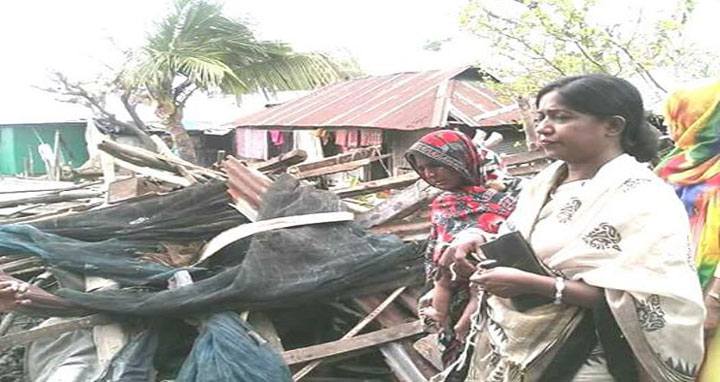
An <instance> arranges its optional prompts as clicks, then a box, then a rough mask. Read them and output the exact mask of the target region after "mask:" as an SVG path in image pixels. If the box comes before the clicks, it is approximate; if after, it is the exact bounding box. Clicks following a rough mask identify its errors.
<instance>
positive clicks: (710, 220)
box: [656, 82, 720, 287]
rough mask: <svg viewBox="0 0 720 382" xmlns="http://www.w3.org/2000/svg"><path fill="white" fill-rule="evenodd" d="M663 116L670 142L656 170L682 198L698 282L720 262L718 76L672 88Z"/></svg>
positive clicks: (709, 275)
mask: <svg viewBox="0 0 720 382" xmlns="http://www.w3.org/2000/svg"><path fill="white" fill-rule="evenodd" d="M665 117H666V123H667V124H668V126H669V128H670V135H671V137H672V139H673V140H674V141H675V144H676V147H675V148H674V149H673V150H672V151H671V152H670V153H669V154H668V155H667V156H666V157H665V158H663V160H662V161H661V162H660V164H659V165H658V167H657V169H656V170H657V173H658V175H660V177H662V178H664V179H666V180H667V181H668V182H669V183H671V184H672V185H673V186H675V189H676V192H677V194H678V196H679V197H680V198H681V199H682V201H683V203H684V204H685V208H686V209H687V212H688V215H689V217H690V223H691V232H692V235H693V237H692V247H693V248H692V250H693V253H694V256H695V264H696V266H697V268H698V273H699V276H700V281H701V283H702V285H703V287H704V286H705V285H706V284H707V282H708V281H709V280H710V278H711V277H712V276H713V273H714V272H715V268H716V266H717V265H718V263H720V82H715V83H712V84H710V85H706V86H703V87H699V88H695V89H690V90H683V91H679V92H676V93H674V94H673V95H672V96H671V97H670V98H669V99H668V101H667V103H666V105H665Z"/></svg>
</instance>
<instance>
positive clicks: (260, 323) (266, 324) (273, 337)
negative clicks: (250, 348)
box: [247, 312, 285, 353]
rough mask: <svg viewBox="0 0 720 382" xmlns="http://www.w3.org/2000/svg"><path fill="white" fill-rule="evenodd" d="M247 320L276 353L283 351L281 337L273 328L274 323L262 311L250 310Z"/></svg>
mask: <svg viewBox="0 0 720 382" xmlns="http://www.w3.org/2000/svg"><path fill="white" fill-rule="evenodd" d="M247 322H248V323H249V324H250V325H251V326H252V327H253V328H255V331H256V332H257V333H258V334H259V335H260V336H261V337H262V338H263V339H265V341H267V342H268V345H269V346H270V348H272V349H273V350H275V351H276V352H278V353H282V352H284V351H285V349H284V348H283V345H282V339H281V338H280V335H279V334H278V332H277V329H275V325H274V324H273V322H272V321H271V320H270V317H268V316H267V315H266V314H265V313H263V312H250V313H249V314H248V319H247Z"/></svg>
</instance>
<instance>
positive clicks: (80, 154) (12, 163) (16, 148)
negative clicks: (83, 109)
mask: <svg viewBox="0 0 720 382" xmlns="http://www.w3.org/2000/svg"><path fill="white" fill-rule="evenodd" d="M85 126H86V125H85V123H84V122H66V123H33V124H13V125H0V174H3V175H16V174H21V173H22V172H23V170H24V166H25V163H26V161H27V158H28V157H29V156H30V155H31V152H32V163H33V168H32V174H33V175H40V174H45V172H46V170H45V164H44V163H43V161H42V159H41V158H40V154H39V153H38V150H37V147H38V145H40V143H43V142H44V143H47V144H49V145H50V146H52V145H53V144H54V142H55V131H59V132H60V140H61V144H60V152H61V153H62V157H63V159H64V161H65V163H68V164H70V166H71V167H73V168H76V167H79V166H81V165H82V164H83V163H85V161H87V159H88V153H87V147H86V143H85Z"/></svg>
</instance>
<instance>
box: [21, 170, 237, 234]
mask: <svg viewBox="0 0 720 382" xmlns="http://www.w3.org/2000/svg"><path fill="white" fill-rule="evenodd" d="M231 202H232V201H231V200H230V198H229V196H228V195H227V187H226V186H225V184H224V183H222V182H220V181H217V182H212V183H208V184H202V185H200V184H198V185H194V186H191V187H187V188H184V189H182V190H178V191H173V192H171V193H169V194H167V195H158V196H152V197H148V198H145V199H141V200H136V201H130V202H124V203H121V204H118V205H115V206H111V207H107V208H102V209H98V210H93V211H87V212H83V213H82V214H74V215H67V216H62V217H58V218H54V219H48V220H43V221H39V222H36V223H31V224H32V225H33V226H34V227H36V228H38V229H40V230H42V231H44V232H47V233H53V234H56V235H61V236H65V237H69V238H74V239H78V240H83V241H102V240H107V239H111V238H121V239H125V240H152V241H155V242H157V241H162V240H167V241H192V240H203V239H209V238H211V237H213V236H215V235H216V234H217V233H218V232H221V231H224V230H226V229H228V228H232V227H234V226H236V225H238V224H242V223H244V222H247V221H248V220H247V219H246V218H245V217H244V216H243V215H241V214H240V213H239V212H238V211H237V210H235V209H234V208H233V207H231V206H230V203H231Z"/></svg>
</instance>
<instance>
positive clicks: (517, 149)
mask: <svg viewBox="0 0 720 382" xmlns="http://www.w3.org/2000/svg"><path fill="white" fill-rule="evenodd" d="M482 130H483V131H485V132H486V133H488V134H490V133H493V132H496V133H500V135H502V136H503V140H502V142H500V144H498V145H497V146H495V147H493V148H492V150H493V151H495V152H496V153H498V154H506V155H511V154H517V153H521V152H525V151H527V147H526V146H525V133H524V132H523V130H522V127H516V126H500V127H492V128H483V129H482Z"/></svg>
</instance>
